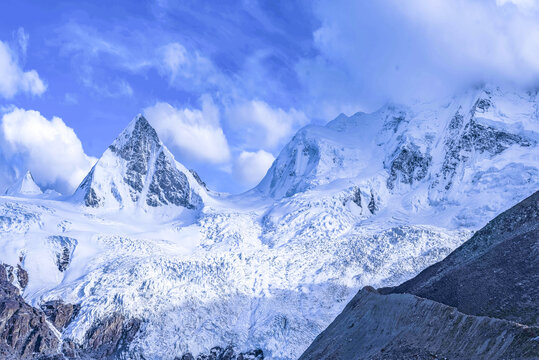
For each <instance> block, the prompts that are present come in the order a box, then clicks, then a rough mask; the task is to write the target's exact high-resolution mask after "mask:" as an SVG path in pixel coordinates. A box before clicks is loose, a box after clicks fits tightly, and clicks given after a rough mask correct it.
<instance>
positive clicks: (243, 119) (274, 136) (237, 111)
mask: <svg viewBox="0 0 539 360" xmlns="http://www.w3.org/2000/svg"><path fill="white" fill-rule="evenodd" d="M227 118H228V122H229V124H230V127H231V128H232V129H233V130H234V131H235V132H236V134H237V136H238V137H239V140H240V142H241V143H242V144H243V146H244V147H248V148H255V149H257V148H261V147H264V148H267V149H274V148H276V147H278V146H279V145H281V144H282V143H283V141H287V140H288V139H289V138H290V136H291V135H292V134H293V133H294V132H295V131H297V130H298V129H299V128H300V127H302V126H304V125H306V124H307V123H308V122H309V120H308V119H307V117H306V116H305V114H304V113H303V112H302V111H298V110H296V109H294V108H292V109H290V110H288V111H285V110H283V109H281V108H272V107H271V106H269V105H268V104H267V103H265V102H264V101H260V100H253V101H249V102H242V103H240V104H237V105H233V106H231V107H230V108H229V109H228V111H227Z"/></svg>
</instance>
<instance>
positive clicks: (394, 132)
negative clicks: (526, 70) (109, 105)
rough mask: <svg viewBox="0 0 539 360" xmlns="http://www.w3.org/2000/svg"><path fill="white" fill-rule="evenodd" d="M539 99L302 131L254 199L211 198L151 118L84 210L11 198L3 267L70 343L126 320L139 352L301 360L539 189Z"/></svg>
mask: <svg viewBox="0 0 539 360" xmlns="http://www.w3.org/2000/svg"><path fill="white" fill-rule="evenodd" d="M538 106H539V95H538V92H537V91H534V92H523V91H516V90H508V89H503V88H498V87H495V86H485V87H481V88H477V89H471V90H469V91H467V92H465V93H463V94H461V95H459V96H455V97H453V98H451V99H446V100H444V101H439V102H433V103H417V104H414V105H409V106H401V105H396V104H388V105H386V106H384V107H383V108H381V109H380V110H378V111H376V112H374V113H371V114H365V113H357V114H355V115H352V116H346V115H340V116H338V117H337V118H336V119H335V120H333V121H331V122H329V123H328V124H327V125H325V126H314V125H309V126H307V127H305V128H303V129H301V130H300V131H299V132H298V133H297V134H296V135H295V136H294V137H293V138H292V139H291V141H290V142H289V143H288V144H287V145H286V146H285V148H284V149H283V150H282V151H281V153H280V154H279V156H278V157H277V159H276V160H275V162H274V163H273V165H272V167H271V168H270V169H269V170H268V173H267V174H266V176H265V177H264V179H263V180H262V181H261V182H260V184H259V185H257V186H256V187H255V188H254V189H252V190H250V191H247V192H246V193H243V194H238V195H229V194H223V193H217V192H214V191H211V190H208V189H207V188H206V186H205V185H204V183H203V182H202V180H200V178H199V177H198V175H196V173H195V172H194V171H190V170H188V169H186V168H185V167H184V166H183V165H182V164H180V163H179V162H177V161H176V160H175V159H174V157H173V155H172V154H171V153H170V152H169V151H168V150H167V149H166V146H165V145H164V144H163V143H162V142H161V141H160V140H159V138H158V136H157V134H156V133H155V130H153V128H152V127H151V125H150V124H149V123H148V122H147V121H146V120H145V119H144V117H142V116H137V117H135V119H134V120H133V121H132V122H131V123H130V124H129V125H128V126H127V128H126V129H125V130H124V131H123V132H122V133H121V134H120V136H119V137H118V138H117V139H116V140H115V141H114V142H113V144H112V145H111V146H110V147H109V148H108V149H107V150H106V151H105V152H104V154H103V156H102V157H101V158H100V159H99V160H98V162H97V164H96V165H95V166H94V168H93V169H92V170H91V171H90V173H89V174H88V176H87V177H86V178H85V179H84V180H83V182H82V183H81V185H80V186H79V188H78V189H77V190H76V192H75V194H74V195H73V196H71V197H68V198H67V199H63V200H54V199H47V198H42V197H41V198H40V197H20V196H17V194H12V195H9V196H2V197H0V231H1V236H2V240H1V241H0V262H2V263H5V264H8V265H11V266H17V265H20V266H21V267H22V268H24V269H25V270H26V271H27V272H28V275H29V282H28V284H27V286H25V287H22V286H21V285H20V284H16V285H17V286H19V287H20V289H21V290H23V297H24V299H25V300H26V301H27V302H28V303H30V304H32V305H33V306H39V305H40V304H43V303H46V302H49V301H53V300H59V299H61V300H63V301H64V302H66V303H71V304H79V305H80V311H79V313H78V315H77V316H76V318H75V319H74V321H73V322H72V323H70V324H69V325H68V326H67V328H66V329H64V330H63V332H62V333H61V334H59V335H58V336H59V337H60V341H62V340H65V339H71V340H73V341H75V342H77V343H82V342H83V341H84V339H85V336H86V334H87V332H88V330H89V329H91V327H92V325H93V324H95V323H96V322H97V321H99V320H100V319H103V318H105V317H106V316H107V315H110V314H113V313H118V312H119V313H121V314H123V315H124V316H125V317H126V318H132V319H139V320H141V326H140V330H139V331H138V332H137V334H136V336H135V337H134V339H133V341H132V342H131V344H130V345H129V347H128V348H127V349H124V352H123V353H122V354H119V355H118V356H120V357H121V358H128V359H143V358H144V359H175V358H176V357H177V358H181V356H182V355H183V354H186V353H188V352H189V353H191V354H194V355H195V356H196V355H197V354H200V353H207V352H208V351H209V350H210V349H211V348H213V347H215V346H220V347H223V348H225V347H227V346H233V347H235V348H236V349H237V350H238V351H249V350H253V349H261V350H262V351H263V352H264V357H265V358H268V359H294V358H297V357H298V356H299V355H301V354H302V352H303V351H304V350H305V349H306V348H307V346H308V345H309V344H310V343H311V342H312V341H313V339H314V338H315V337H316V336H317V335H318V334H319V333H320V332H321V331H322V330H323V329H325V328H326V327H327V325H329V324H330V323H331V321H332V320H333V319H334V318H335V316H337V315H338V314H339V313H340V312H341V311H342V310H343V308H344V307H345V305H346V304H347V303H348V301H349V300H350V299H352V298H353V296H354V295H355V294H356V293H357V291H358V289H360V288H362V287H363V286H365V285H371V286H374V287H382V286H393V285H397V284H399V283H401V282H403V281H405V280H407V279H409V278H411V277H413V276H415V275H417V274H418V273H419V272H420V271H421V270H423V269H425V268H426V267H427V266H429V265H431V264H433V263H435V262H437V261H439V260H441V259H443V258H444V257H445V256H447V255H448V254H449V253H450V252H451V251H453V250H454V249H455V248H457V247H458V246H459V245H461V244H462V243H463V242H464V241H465V240H466V239H468V238H469V237H470V235H471V234H472V233H473V232H474V231H475V230H477V229H479V228H480V227H482V226H484V225H485V223H486V222H487V221H488V220H489V219H491V218H493V217H494V216H495V215H497V214H498V213H499V212H500V211H501V210H503V209H505V208H508V207H509V206H510V205H512V204H514V203H517V202H518V201H520V200H522V199H524V198H525V197H527V196H528V195H530V194H531V193H533V192H534V191H535V190H536V189H537V185H538V183H539V151H538V147H537V146H538V142H539V107H538Z"/></svg>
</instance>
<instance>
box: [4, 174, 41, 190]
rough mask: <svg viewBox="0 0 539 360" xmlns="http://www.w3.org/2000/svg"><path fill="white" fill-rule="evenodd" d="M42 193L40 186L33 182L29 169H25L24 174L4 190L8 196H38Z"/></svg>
mask: <svg viewBox="0 0 539 360" xmlns="http://www.w3.org/2000/svg"><path fill="white" fill-rule="evenodd" d="M41 194H43V191H41V188H40V187H39V186H38V185H37V184H36V183H35V181H34V177H33V176H32V173H31V172H30V170H28V171H26V173H25V174H24V176H22V177H20V178H19V179H18V180H17V181H16V182H15V183H14V184H13V185H11V186H10V187H9V188H8V189H7V190H6V192H5V195H9V196H38V195H41Z"/></svg>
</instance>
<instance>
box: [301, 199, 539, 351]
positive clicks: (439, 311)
mask: <svg viewBox="0 0 539 360" xmlns="http://www.w3.org/2000/svg"><path fill="white" fill-rule="evenodd" d="M538 230H539V191H538V192H535V193H534V194H533V195H532V196H530V197H528V198H527V199H525V200H523V201H522V202H520V203H518V204H517V205H515V206H513V207H512V208H511V209H509V210H507V211H505V212H504V213H502V214H500V215H498V216H497V217H496V218H495V219H493V220H492V221H490V222H489V223H488V225H487V226H485V227H484V228H482V229H481V230H479V231H477V232H476V233H475V234H474V236H473V237H472V238H471V239H469V240H468V241H466V242H465V243H464V244H463V245H462V246H460V247H459V248H458V249H457V250H455V251H453V252H452V253H451V254H450V255H449V256H448V257H446V258H445V259H444V260H443V261H441V262H438V263H436V264H434V265H432V266H430V267H429V268H427V269H426V270H424V271H422V272H421V273H420V274H419V275H418V276H416V277H414V278H413V279H411V280H409V281H407V282H405V283H403V284H401V285H399V286H397V287H395V288H385V289H380V290H379V292H378V291H376V290H374V289H373V288H369V287H366V288H364V289H362V290H361V291H360V292H358V294H357V295H356V296H355V297H354V299H353V300H352V301H351V302H350V303H349V304H348V305H347V306H346V308H345V310H344V311H343V312H342V313H341V314H340V315H339V316H338V317H337V318H336V319H335V320H334V321H333V323H332V324H331V325H330V326H328V328H327V329H326V330H324V332H322V333H321V334H320V335H319V336H318V337H317V338H316V340H315V341H314V342H313V343H312V344H311V346H309V348H308V349H307V351H305V353H304V354H303V355H302V356H301V358H300V359H302V360H306V359H313V360H314V359H316V360H321V359H332V360H339V359H342V360H348V359H403V358H407V359H433V358H436V359H438V358H442V359H488V360H490V359H537V358H538V357H539V341H538V340H539V338H538V337H537V335H538V334H539V326H538V325H539V309H538V307H537V298H538V296H539V274H538V273H537V269H538V268H539V257H538V256H537V253H538V251H539V232H538ZM382 294H386V295H382ZM414 295H416V296H414ZM465 314H466V315H465Z"/></svg>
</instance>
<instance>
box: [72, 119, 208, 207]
mask: <svg viewBox="0 0 539 360" xmlns="http://www.w3.org/2000/svg"><path fill="white" fill-rule="evenodd" d="M188 176H191V174H190V173H189V172H188V171H187V169H184V168H183V167H182V166H180V165H179V164H178V163H177V162H176V161H175V160H174V157H173V156H172V154H171V153H170V152H169V151H168V150H167V148H166V147H165V146H164V145H163V144H162V143H161V141H160V140H159V137H158V136H157V132H156V131H155V129H154V128H153V127H152V126H151V125H150V124H149V123H148V121H147V120H146V119H145V118H144V116H142V115H139V116H137V117H136V118H135V119H134V120H133V121H132V122H131V123H130V124H129V125H128V126H127V128H126V129H125V130H124V131H123V132H122V133H121V134H120V135H119V136H118V137H117V138H116V139H115V140H114V142H113V143H112V144H111V145H110V146H109V148H108V149H107V150H106V151H105V153H104V154H103V155H102V157H101V158H100V159H99V160H98V162H97V163H96V165H95V166H94V167H93V168H92V170H91V171H90V173H89V174H88V175H87V176H86V177H85V179H84V180H83V181H82V183H81V184H80V185H79V187H78V188H77V190H76V192H75V195H74V196H75V198H77V199H79V200H80V199H82V200H83V202H84V204H85V205H86V206H89V207H119V208H125V207H133V206H137V204H138V205H142V204H146V205H148V206H151V207H158V206H162V205H176V206H183V207H186V208H189V209H192V208H195V207H197V206H198V205H199V204H200V202H201V198H200V196H198V194H196V192H195V190H194V189H192V187H191V184H190V183H189V180H188ZM197 181H199V182H201V180H200V178H199V179H198V180H197Z"/></svg>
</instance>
